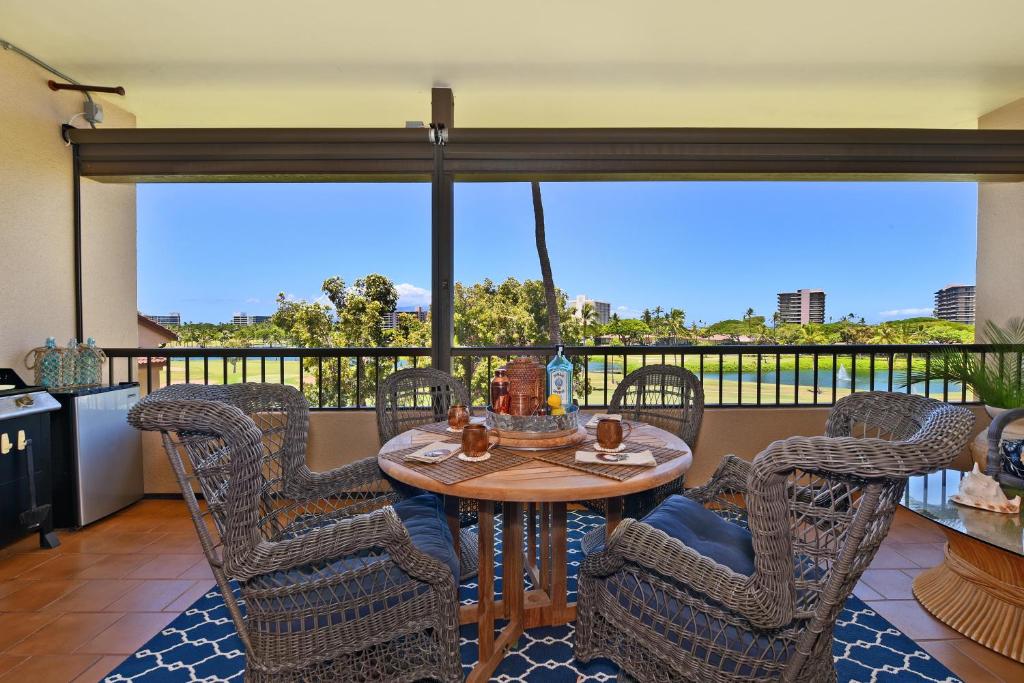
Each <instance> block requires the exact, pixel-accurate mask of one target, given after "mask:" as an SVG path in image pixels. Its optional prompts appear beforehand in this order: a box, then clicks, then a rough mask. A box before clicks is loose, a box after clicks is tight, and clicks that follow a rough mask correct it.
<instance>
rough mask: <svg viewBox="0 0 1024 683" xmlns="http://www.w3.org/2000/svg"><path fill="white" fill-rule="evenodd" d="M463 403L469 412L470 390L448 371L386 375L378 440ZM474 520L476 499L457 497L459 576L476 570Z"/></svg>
mask: <svg viewBox="0 0 1024 683" xmlns="http://www.w3.org/2000/svg"><path fill="white" fill-rule="evenodd" d="M456 404H462V405H464V406H466V407H467V409H469V410H470V411H471V412H472V407H471V406H470V402H469V391H467V390H466V387H465V386H464V385H463V384H462V382H460V381H459V380H457V379H455V378H454V377H452V376H451V375H449V374H448V373H447V372H442V371H441V370H435V369H433V368H407V369H405V370H399V371H398V372H395V373H393V374H391V375H388V376H387V378H385V379H384V380H383V381H382V382H381V383H380V386H379V387H378V388H377V433H378V435H379V436H380V444H381V446H383V445H384V444H385V443H387V442H388V441H390V440H391V439H393V438H395V437H396V436H398V435H399V434H401V433H403V432H407V431H409V430H410V429H415V428H416V427H419V426H420V425H425V424H431V423H434V422H441V421H443V420H447V419H448V409H449V408H451V407H452V406H453V405H456ZM476 521H477V502H476V501H475V500H461V499H460V500H459V526H460V527H461V529H462V530H461V531H460V532H459V548H460V553H459V554H460V555H461V558H460V559H461V565H462V572H461V577H460V578H462V579H468V578H470V577H471V576H473V575H474V574H476V572H477V565H478V564H479V556H478V554H477V552H478V547H477V535H476V532H475V531H472V530H471V529H470V528H469V527H471V526H473V525H474V524H476Z"/></svg>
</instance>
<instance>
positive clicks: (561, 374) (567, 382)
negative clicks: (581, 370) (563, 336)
mask: <svg viewBox="0 0 1024 683" xmlns="http://www.w3.org/2000/svg"><path fill="white" fill-rule="evenodd" d="M564 350H565V347H564V346H562V345H561V344H559V345H558V346H557V347H556V351H555V357H554V358H552V359H551V362H550V363H548V395H549V396H550V395H551V394H557V395H558V397H559V398H560V399H562V407H563V408H566V409H568V408H569V406H571V405H572V361H570V360H569V359H568V358H566V357H565V356H564V355H563V351H564Z"/></svg>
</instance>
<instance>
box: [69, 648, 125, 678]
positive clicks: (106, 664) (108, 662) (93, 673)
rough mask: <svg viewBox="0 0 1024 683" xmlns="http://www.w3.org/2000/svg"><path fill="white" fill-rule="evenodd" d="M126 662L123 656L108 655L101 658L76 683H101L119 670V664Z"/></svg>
mask: <svg viewBox="0 0 1024 683" xmlns="http://www.w3.org/2000/svg"><path fill="white" fill-rule="evenodd" d="M123 661H124V657H122V656H121V655H106V656H104V657H100V658H99V659H98V660H97V661H96V663H95V664H93V665H92V666H90V667H89V668H88V669H86V670H85V671H83V672H82V673H81V674H80V675H79V676H78V678H76V679H75V680H74V683H99V681H102V680H103V679H104V678H105V677H106V675H107V674H109V673H110V672H111V671H113V670H114V669H116V668H117V666H118V664H120V663H121V662H123Z"/></svg>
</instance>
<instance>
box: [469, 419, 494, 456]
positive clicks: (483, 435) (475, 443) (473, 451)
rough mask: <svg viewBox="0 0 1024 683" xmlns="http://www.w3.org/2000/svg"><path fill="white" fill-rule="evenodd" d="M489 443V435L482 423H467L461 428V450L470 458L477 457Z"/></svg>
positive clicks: (484, 450) (485, 450) (485, 449)
mask: <svg viewBox="0 0 1024 683" xmlns="http://www.w3.org/2000/svg"><path fill="white" fill-rule="evenodd" d="M490 445H491V442H490V435H489V434H488V433H487V427H485V426H484V425H482V424H468V425H466V426H465V427H463V428H462V452H463V453H465V454H466V455H467V456H469V457H470V458H479V457H480V456H481V455H483V454H484V453H486V452H487V448H488V447H489V446H490Z"/></svg>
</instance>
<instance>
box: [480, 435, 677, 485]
mask: <svg viewBox="0 0 1024 683" xmlns="http://www.w3.org/2000/svg"><path fill="white" fill-rule="evenodd" d="M594 443H595V442H594V441H593V440H589V441H584V442H583V443H581V444H579V445H576V446H568V447H566V448H557V449H552V450H547V451H522V453H523V454H524V455H528V456H529V457H531V458H533V459H534V460H542V461H544V462H549V463H551V464H552V465H561V466H562V467H570V468H572V469H574V470H580V471H582V472H587V473H588V474H597V475H600V476H602V477H608V478H609V479H615V480H617V481H626V480H627V479H631V478H633V477H635V476H636V475H638V474H641V473H643V472H646V471H647V470H649V469H651V468H649V467H638V466H635V465H613V464H607V465H605V464H596V463H588V462H576V451H585V450H589V449H590V448H591V447H592V446H593V445H594ZM640 451H650V452H651V455H653V456H654V460H655V462H657V463H658V464H659V465H661V464H664V463H666V462H668V461H670V460H674V459H676V458H680V457H682V456H684V455H686V451H677V450H675V449H673V448H654V447H651V446H645V445H643V444H638V443H634V442H630V441H627V442H626V449H625V450H624V451H622V452H623V453H639V452H640ZM492 452H500V453H502V454H504V453H506V452H508V453H512V452H513V451H509V450H508V449H504V448H496V449H494V451H492Z"/></svg>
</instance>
